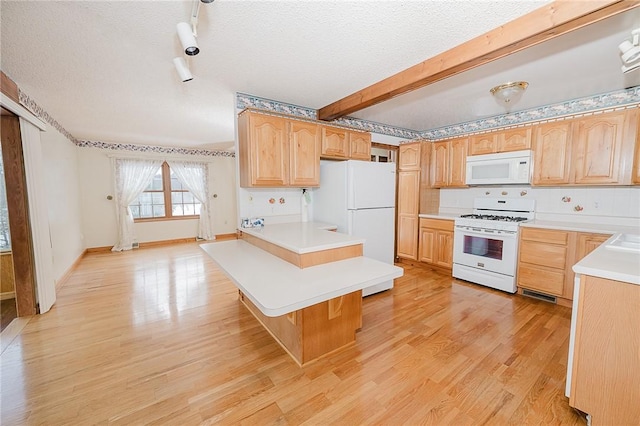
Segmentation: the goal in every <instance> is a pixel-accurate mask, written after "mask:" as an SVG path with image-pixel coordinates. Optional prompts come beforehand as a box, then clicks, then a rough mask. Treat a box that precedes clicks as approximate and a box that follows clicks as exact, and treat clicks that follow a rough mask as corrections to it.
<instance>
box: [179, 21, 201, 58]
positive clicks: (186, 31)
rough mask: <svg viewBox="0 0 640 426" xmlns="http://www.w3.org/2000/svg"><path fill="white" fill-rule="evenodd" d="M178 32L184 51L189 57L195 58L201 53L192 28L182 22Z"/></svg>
mask: <svg viewBox="0 0 640 426" xmlns="http://www.w3.org/2000/svg"><path fill="white" fill-rule="evenodd" d="M176 28H177V30H178V37H179V38H180V43H182V48H183V49H184V53H185V54H186V55H189V56H195V55H197V54H198V52H200V49H199V48H198V43H197V42H196V37H195V35H194V34H193V31H192V30H191V26H190V25H189V24H187V23H186V22H180V23H178V25H177V26H176Z"/></svg>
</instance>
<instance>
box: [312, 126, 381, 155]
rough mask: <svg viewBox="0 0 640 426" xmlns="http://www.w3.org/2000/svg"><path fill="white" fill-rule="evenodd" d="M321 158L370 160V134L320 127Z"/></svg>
mask: <svg viewBox="0 0 640 426" xmlns="http://www.w3.org/2000/svg"><path fill="white" fill-rule="evenodd" d="M321 156H322V158H329V159H334V160H347V159H352V160H364V161H370V160H371V133H367V132H356V131H352V130H346V129H341V128H338V127H329V126H322V151H321Z"/></svg>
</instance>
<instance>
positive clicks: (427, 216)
mask: <svg viewBox="0 0 640 426" xmlns="http://www.w3.org/2000/svg"><path fill="white" fill-rule="evenodd" d="M418 217H420V218H422V219H444V220H455V219H456V218H457V217H460V215H456V214H447V213H443V214H440V213H436V214H434V213H420V214H419V215H418Z"/></svg>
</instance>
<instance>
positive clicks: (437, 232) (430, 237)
mask: <svg viewBox="0 0 640 426" xmlns="http://www.w3.org/2000/svg"><path fill="white" fill-rule="evenodd" d="M418 247H419V258H418V260H420V261H421V262H425V263H429V264H431V265H437V266H441V267H443V268H447V269H451V268H452V267H453V221H452V220H443V219H423V218H421V219H420V239H419V245H418Z"/></svg>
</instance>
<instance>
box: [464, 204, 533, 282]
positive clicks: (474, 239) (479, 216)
mask: <svg viewBox="0 0 640 426" xmlns="http://www.w3.org/2000/svg"><path fill="white" fill-rule="evenodd" d="M534 209H535V200H532V199H526V198H476V199H475V200H474V202H473V214H469V215H462V216H460V217H459V218H456V219H455V230H454V237H453V276H454V277H455V278H460V279H463V280H466V281H471V282H473V283H477V284H482V285H485V286H488V287H492V288H495V289H498V290H502V291H506V292H509V293H515V292H516V290H517V288H516V279H515V275H516V262H517V260H518V230H519V228H520V226H519V224H520V223H521V222H526V221H529V220H533V218H534V216H535V211H534Z"/></svg>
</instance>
